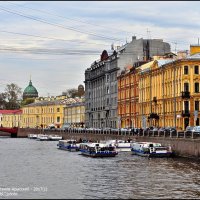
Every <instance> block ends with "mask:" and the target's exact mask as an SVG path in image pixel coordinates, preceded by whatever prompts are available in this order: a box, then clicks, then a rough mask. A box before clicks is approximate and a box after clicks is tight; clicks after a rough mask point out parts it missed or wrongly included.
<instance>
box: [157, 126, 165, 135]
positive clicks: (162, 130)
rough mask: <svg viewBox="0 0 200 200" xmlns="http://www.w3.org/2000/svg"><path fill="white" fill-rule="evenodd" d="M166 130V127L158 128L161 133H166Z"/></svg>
mask: <svg viewBox="0 0 200 200" xmlns="http://www.w3.org/2000/svg"><path fill="white" fill-rule="evenodd" d="M164 131H166V128H165V127H161V128H159V129H158V133H159V134H161V133H164Z"/></svg>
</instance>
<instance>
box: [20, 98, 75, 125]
mask: <svg viewBox="0 0 200 200" xmlns="http://www.w3.org/2000/svg"><path fill="white" fill-rule="evenodd" d="M69 102H74V99H72V98H66V99H62V97H60V98H59V97H58V98H50V97H49V98H47V99H46V100H37V101H36V102H34V103H31V104H28V105H26V106H24V107H23V108H22V111H23V114H22V127H23V128H26V127H30V128H36V127H38V128H46V127H48V126H49V125H50V124H54V125H55V127H56V128H61V127H62V125H63V121H64V107H65V105H66V104H67V103H69Z"/></svg>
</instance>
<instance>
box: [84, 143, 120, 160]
mask: <svg viewBox="0 0 200 200" xmlns="http://www.w3.org/2000/svg"><path fill="white" fill-rule="evenodd" d="M80 152H81V154H82V155H85V156H90V157H114V156H116V155H117V154H118V152H117V151H116V147H115V146H112V145H107V144H104V143H81V144H80Z"/></svg>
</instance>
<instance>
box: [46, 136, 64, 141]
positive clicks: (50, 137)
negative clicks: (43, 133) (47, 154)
mask: <svg viewBox="0 0 200 200" xmlns="http://www.w3.org/2000/svg"><path fill="white" fill-rule="evenodd" d="M48 138H49V140H51V141H59V140H62V136H60V135H49V136H48Z"/></svg>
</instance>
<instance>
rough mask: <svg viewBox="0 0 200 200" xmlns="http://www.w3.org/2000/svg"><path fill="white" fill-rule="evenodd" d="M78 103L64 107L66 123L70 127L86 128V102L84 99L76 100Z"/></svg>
mask: <svg viewBox="0 0 200 200" xmlns="http://www.w3.org/2000/svg"><path fill="white" fill-rule="evenodd" d="M75 99H76V101H77V102H74V103H68V104H66V106H65V107H64V123H65V124H69V125H70V127H76V128H78V127H85V102H84V99H82V98H75Z"/></svg>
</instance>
